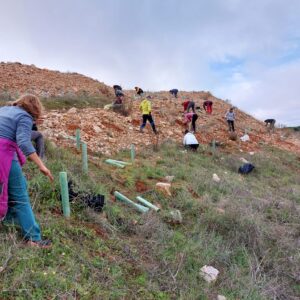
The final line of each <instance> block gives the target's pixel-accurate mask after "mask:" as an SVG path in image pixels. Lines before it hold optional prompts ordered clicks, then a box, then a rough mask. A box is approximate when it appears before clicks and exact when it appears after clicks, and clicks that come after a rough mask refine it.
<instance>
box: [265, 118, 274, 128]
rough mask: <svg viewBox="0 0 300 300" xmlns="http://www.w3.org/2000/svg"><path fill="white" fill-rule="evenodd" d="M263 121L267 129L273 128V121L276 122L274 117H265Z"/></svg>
mask: <svg viewBox="0 0 300 300" xmlns="http://www.w3.org/2000/svg"><path fill="white" fill-rule="evenodd" d="M264 122H265V123H266V127H268V128H269V130H274V127H275V123H276V120H275V119H267V120H265V121H264Z"/></svg>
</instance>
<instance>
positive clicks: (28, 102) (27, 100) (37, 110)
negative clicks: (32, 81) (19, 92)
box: [12, 94, 43, 120]
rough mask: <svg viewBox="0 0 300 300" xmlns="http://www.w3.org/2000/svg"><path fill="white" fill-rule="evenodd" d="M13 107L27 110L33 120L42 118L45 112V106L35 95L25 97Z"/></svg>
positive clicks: (15, 102)
mask: <svg viewBox="0 0 300 300" xmlns="http://www.w3.org/2000/svg"><path fill="white" fill-rule="evenodd" d="M12 105H13V106H18V107H21V108H23V109H24V110H26V111H27V112H28V113H29V114H30V115H31V116H32V117H33V119H35V120H37V119H38V118H40V116H41V115H42V112H43V105H42V103H41V101H40V99H39V98H38V97H37V96H34V95H30V94H29V95H23V96H21V97H20V98H19V99H18V100H16V101H14V102H13V103H12Z"/></svg>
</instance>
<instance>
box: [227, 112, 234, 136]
mask: <svg viewBox="0 0 300 300" xmlns="http://www.w3.org/2000/svg"><path fill="white" fill-rule="evenodd" d="M225 118H226V120H227V123H228V127H229V131H233V132H234V121H235V113H234V111H233V107H231V108H230V109H229V111H228V112H227V113H226V115H225Z"/></svg>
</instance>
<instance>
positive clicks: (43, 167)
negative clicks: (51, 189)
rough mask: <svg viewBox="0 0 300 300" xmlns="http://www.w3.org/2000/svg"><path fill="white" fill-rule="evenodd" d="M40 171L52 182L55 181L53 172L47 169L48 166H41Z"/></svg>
mask: <svg viewBox="0 0 300 300" xmlns="http://www.w3.org/2000/svg"><path fill="white" fill-rule="evenodd" d="M40 171H41V172H42V173H43V174H44V175H45V176H47V177H48V178H49V179H50V181H53V180H54V177H53V175H52V174H51V171H50V170H49V169H47V168H46V166H41V167H40Z"/></svg>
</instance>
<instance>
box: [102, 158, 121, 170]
mask: <svg viewBox="0 0 300 300" xmlns="http://www.w3.org/2000/svg"><path fill="white" fill-rule="evenodd" d="M105 162H106V163H107V164H109V165H112V166H116V167H119V168H125V165H123V164H120V163H117V162H116V161H113V160H112V159H106V160H105Z"/></svg>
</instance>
